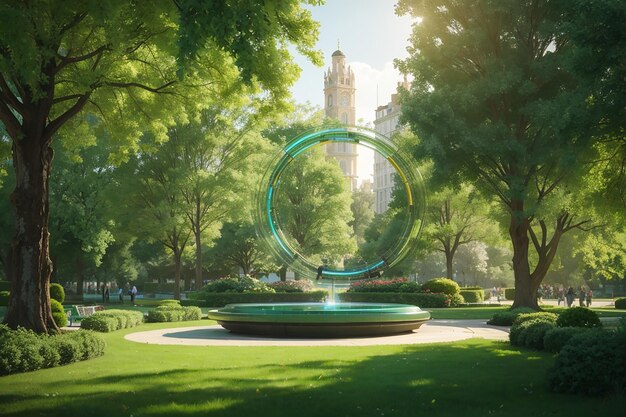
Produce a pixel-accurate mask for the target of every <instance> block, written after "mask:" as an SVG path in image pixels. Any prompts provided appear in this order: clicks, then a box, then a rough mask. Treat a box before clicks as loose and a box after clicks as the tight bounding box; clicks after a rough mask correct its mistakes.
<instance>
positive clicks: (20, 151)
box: [4, 136, 59, 333]
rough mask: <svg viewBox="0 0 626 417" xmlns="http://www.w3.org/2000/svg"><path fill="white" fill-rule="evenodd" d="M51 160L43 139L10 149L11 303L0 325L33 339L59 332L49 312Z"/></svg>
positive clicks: (24, 141)
mask: <svg viewBox="0 0 626 417" xmlns="http://www.w3.org/2000/svg"><path fill="white" fill-rule="evenodd" d="M42 143H43V145H42ZM52 157H53V152H52V148H50V146H49V145H48V141H45V140H43V138H40V137H36V136H33V137H24V138H22V139H19V144H18V145H16V143H15V142H14V144H13V169H14V170H15V180H16V185H15V190H14V191H13V194H11V203H12V205H13V212H14V214H15V234H14V236H13V240H12V242H11V261H10V262H11V263H10V266H9V269H10V273H9V276H10V277H11V278H12V283H11V298H10V300H9V306H8V309H7V313H6V317H5V319H4V321H5V323H7V324H8V325H9V326H10V327H11V328H14V329H15V328H17V327H18V326H21V327H25V328H27V329H32V330H34V331H35V332H37V333H53V332H58V331H59V328H58V327H57V325H56V324H55V322H54V319H53V318H52V311H51V310H50V275H51V273H52V261H51V260H50V255H49V239H50V234H49V233H48V210H49V207H48V191H49V188H48V184H49V177H50V171H51V168H52Z"/></svg>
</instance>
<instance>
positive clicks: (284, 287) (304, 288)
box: [269, 279, 315, 293]
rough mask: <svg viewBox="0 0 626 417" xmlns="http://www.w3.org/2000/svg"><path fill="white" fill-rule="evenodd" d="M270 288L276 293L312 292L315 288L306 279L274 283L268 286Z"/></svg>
mask: <svg viewBox="0 0 626 417" xmlns="http://www.w3.org/2000/svg"><path fill="white" fill-rule="evenodd" d="M269 286H270V288H272V289H273V290H274V291H276V292H278V293H285V292H289V293H292V292H308V291H313V289H314V288H315V286H314V285H313V283H312V282H311V281H310V280H308V279H300V280H297V281H296V280H289V281H276V282H272V283H271V284H269Z"/></svg>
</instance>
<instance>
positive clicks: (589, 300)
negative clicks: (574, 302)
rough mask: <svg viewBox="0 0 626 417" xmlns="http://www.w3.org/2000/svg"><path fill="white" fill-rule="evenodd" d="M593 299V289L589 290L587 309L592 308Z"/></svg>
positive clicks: (586, 300) (586, 299)
mask: <svg viewBox="0 0 626 417" xmlns="http://www.w3.org/2000/svg"><path fill="white" fill-rule="evenodd" d="M592 299H593V291H591V288H589V291H587V297H586V298H585V302H586V303H587V307H589V306H591V300H592Z"/></svg>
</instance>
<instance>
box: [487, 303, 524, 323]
mask: <svg viewBox="0 0 626 417" xmlns="http://www.w3.org/2000/svg"><path fill="white" fill-rule="evenodd" d="M524 313H536V311H535V310H533V309H532V308H528V307H523V308H516V309H513V310H508V311H502V312H499V313H495V314H494V315H493V317H492V318H491V319H490V320H489V321H488V322H487V324H491V325H494V326H512V325H513V322H514V321H515V319H516V318H517V316H519V315H520V314H524Z"/></svg>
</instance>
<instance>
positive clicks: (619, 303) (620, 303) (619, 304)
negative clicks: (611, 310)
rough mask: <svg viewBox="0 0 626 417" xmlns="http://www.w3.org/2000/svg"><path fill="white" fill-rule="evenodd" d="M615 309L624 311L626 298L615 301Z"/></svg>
mask: <svg viewBox="0 0 626 417" xmlns="http://www.w3.org/2000/svg"><path fill="white" fill-rule="evenodd" d="M615 308H619V309H626V297H623V298H616V299H615Z"/></svg>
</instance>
